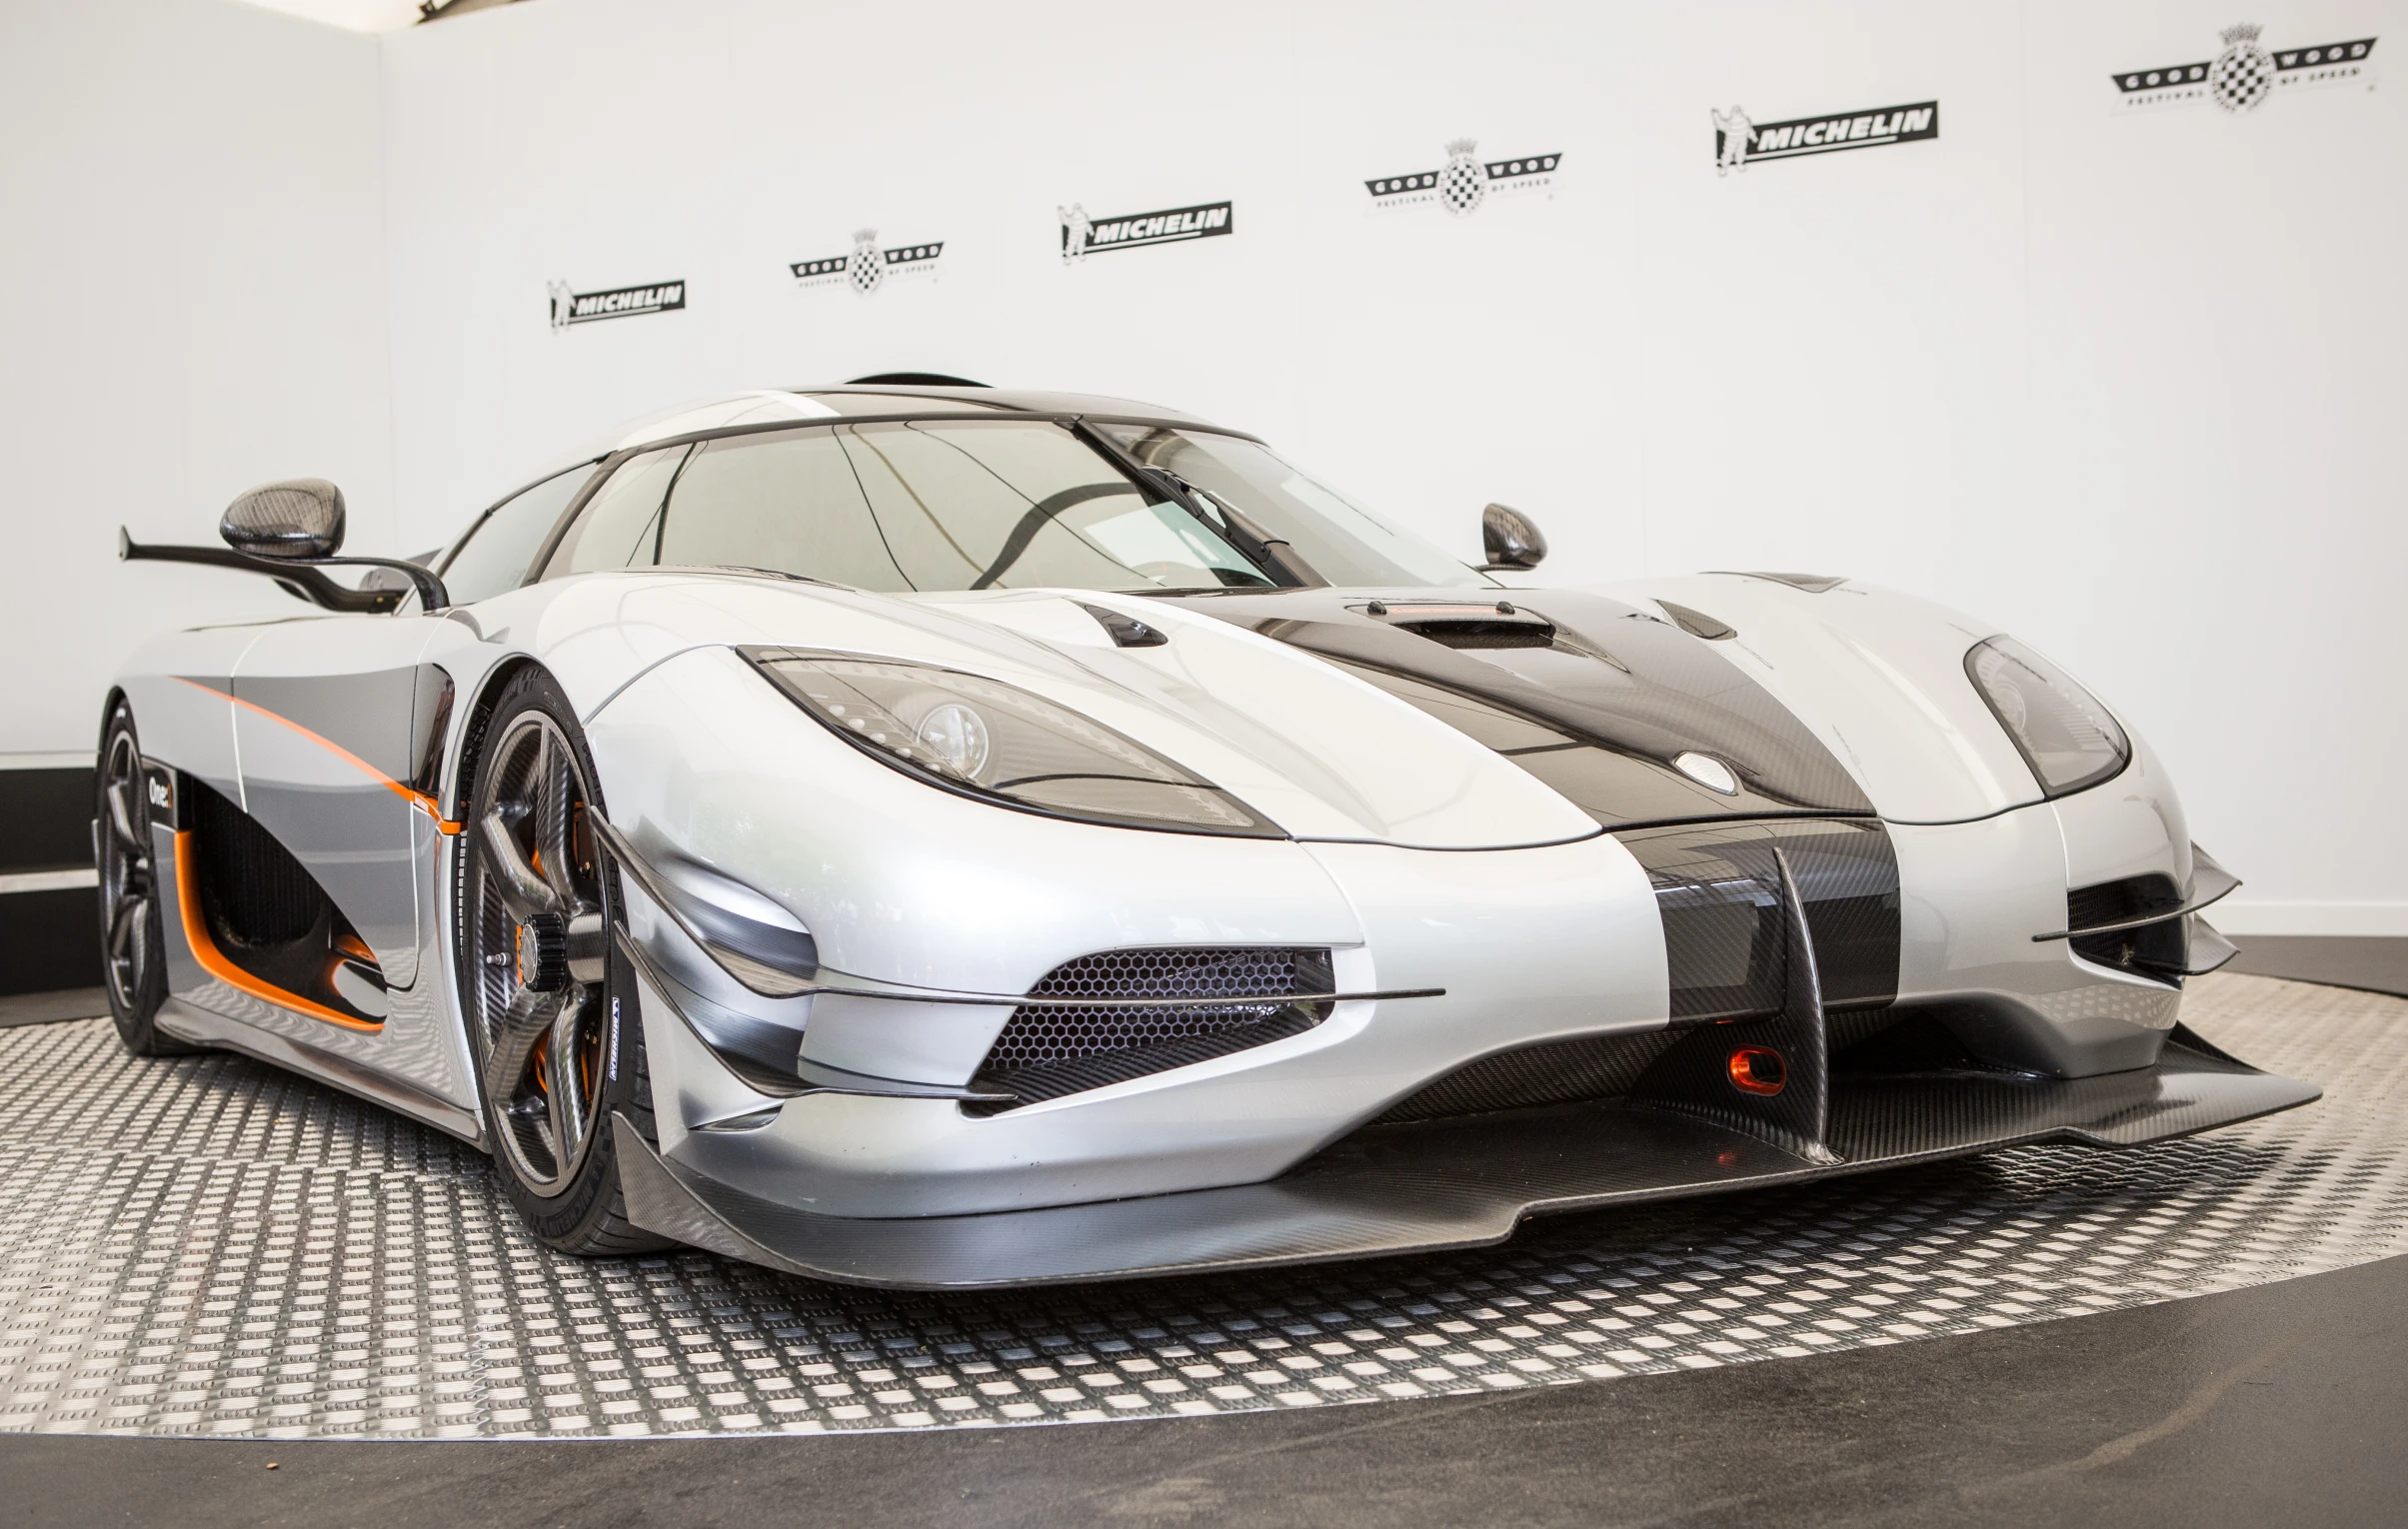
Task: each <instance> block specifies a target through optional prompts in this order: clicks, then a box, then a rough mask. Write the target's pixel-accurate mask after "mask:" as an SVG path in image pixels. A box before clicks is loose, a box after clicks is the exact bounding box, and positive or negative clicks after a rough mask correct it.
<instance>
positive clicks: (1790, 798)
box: [480, 571, 1871, 849]
mask: <svg viewBox="0 0 2408 1529" xmlns="http://www.w3.org/2000/svg"><path fill="white" fill-rule="evenodd" d="M1510 599H1511V602H1512V603H1513V609H1512V610H1511V611H1510V612H1509V613H1497V612H1495V611H1493V609H1491V610H1489V611H1488V612H1487V613H1486V615H1487V616H1489V617H1491V618H1493V619H1494V620H1495V623H1496V624H1501V625H1502V626H1503V627H1504V628H1506V629H1507V630H1504V631H1503V632H1502V633H1501V634H1498V633H1490V634H1486V635H1485V636H1483V635H1482V634H1481V633H1479V632H1475V631H1470V630H1468V629H1469V628H1472V627H1476V626H1477V625H1479V619H1480V617H1481V616H1482V612H1481V611H1480V610H1479V609H1478V606H1479V604H1480V603H1479V602H1471V603H1470V605H1469V607H1468V608H1467V607H1466V600H1465V597H1464V596H1463V595H1461V594H1460V593H1459V592H1453V591H1428V590H1422V591H1397V590H1389V591H1376V590H1372V591H1364V590H1356V591H1335V590H1298V591H1287V592H1279V593H1275V594H1268V595H1252V596H1231V597H1211V598H1195V599H1153V598H1146V597H1139V596H1122V595H1100V594H1095V593H1092V592H1086V591H1069V590H1024V591H1008V592H977V593H969V594H947V595H923V596H903V597H899V596H886V595H872V594H865V593H862V592H858V591H853V590H845V589H837V588H833V587H828V586H820V585H812V584H804V583H792V582H784V581H774V580H771V579H767V578H759V577H746V576H737V575H723V574H711V573H689V572H671V571H662V572H659V573H641V574H637V573H628V574H612V575H596V576H585V577H581V578H577V579H570V580H562V581H557V582H555V583H552V584H549V585H544V586H537V587H535V588H534V589H530V590H527V591H522V592H519V593H518V594H516V595H513V596H510V597H505V598H504V599H503V600H499V601H495V602H490V603H488V605H487V606H486V607H481V608H480V613H481V619H482V620H486V621H493V620H497V619H503V620H513V621H514V622H515V624H516V625H518V626H519V628H520V631H519V635H518V637H517V639H516V641H517V642H519V643H523V644H524V645H525V646H527V647H528V648H529V649H530V650H531V651H533V652H534V653H535V654H536V655H537V657H539V658H541V659H542V660H543V661H544V662H545V663H546V664H547V665H548V666H550V667H551V668H552V670H553V672H554V673H555V675H556V676H558V677H559V678H560V679H561V681H562V684H563V685H564V687H566V688H567V690H568V692H569V694H570V696H571V698H572V700H573V701H574V702H575V703H576V705H577V707H578V710H579V712H580V713H581V714H582V715H584V716H586V717H588V718H589V719H590V718H592V717H593V716H594V715H596V714H598V713H599V712H600V711H602V710H603V709H604V708H606V707H607V706H608V705H609V703H610V700H611V698H612V697H613V696H615V695H617V694H618V693H619V692H620V691H621V690H624V689H625V688H626V686H627V685H628V684H630V683H632V682H633V681H634V680H635V679H636V678H638V677H639V676H641V675H642V674H643V673H645V672H646V671H648V670H650V669H651V668H653V667H654V666H656V665H658V664H660V663H662V662H664V661H666V660H667V659H669V658H672V657H674V656H675V655H677V654H678V653H681V652H685V651H687V650H689V649H692V648H696V647H707V646H728V647H745V646H754V645H764V646H778V647H789V648H796V649H806V650H829V651H837V652H847V653H860V654H871V655H877V656H880V657H887V658H894V659H902V660H908V661H915V662H920V663H928V664H937V665H943V666H946V667H949V668H956V669H962V670H968V671H973V672H976V673H980V674H984V675H987V676H989V677H991V678H994V679H997V680H1001V681H1004V682H1006V683H1008V684H1013V685H1018V686H1021V687H1023V688H1025V689H1027V690H1030V691H1033V692H1035V693H1037V694H1039V695H1042V696H1045V697H1046V698H1047V699H1049V700H1051V701H1054V702H1056V703H1058V704H1060V705H1063V706H1067V707H1070V708H1073V709H1075V710H1078V711H1081V712H1084V713H1086V714H1087V715H1089V716H1092V717H1094V718H1095V719H1096V720H1097V721H1099V722H1101V723H1104V724H1106V725H1107V726H1109V727H1113V728H1116V729H1118V730H1119V731H1121V732H1122V733H1125V734H1127V735H1128V736H1130V737H1131V738H1133V739H1136V740H1137V741H1138V742H1140V743H1142V744H1145V745H1146V746H1147V747H1149V748H1151V749H1154V750H1156V751H1158V752H1160V753H1161V754H1163V755H1164V756H1165V757H1167V758H1169V759H1172V760H1175V761H1177V762H1178V763H1180V764H1181V765H1185V766H1186V767H1188V768H1190V769H1193V770H1195V771H1197V772H1198V773H1199V774H1201V775H1203V776H1204V778H1206V779H1209V780H1211V781H1213V782H1214V783H1215V784H1217V785H1219V786H1221V787H1222V788H1224V789H1226V790H1229V791H1231V792H1233V793H1234V794H1236V795H1237V796H1238V797H1239V798H1240V799H1242V800H1244V801H1245V802H1247V803H1248V804H1249V805H1250V806H1252V807H1253V808H1255V809H1256V810H1257V811H1259V812H1261V813H1263V814H1264V815H1266V816H1268V817H1269V818H1270V819H1271V820H1272V821H1274V822H1276V823H1278V824H1279V825H1280V826H1281V827H1282V828H1284V829H1285V830H1286V831H1288V832H1289V833H1291V834H1293V835H1294V836H1296V837H1298V838H1304V839H1323V840H1342V841H1362V842H1380V843H1394V844H1401V845H1408V846H1412V847H1422V848H1443V849H1476V848H1504V847H1515V846H1523V845H1531V844H1542V843H1556V842H1563V841H1566V840H1570V839H1575V838H1581V837H1586V836H1588V835H1591V834H1594V833H1596V832H1598V831H1600V829H1601V828H1610V827H1620V826H1626V825H1633V824H1638V823H1648V822H1666V821H1691V820H1698V819H1712V818H1717V817H1727V816H1763V815H1768V814H1778V813H1797V812H1814V813H1828V812H1869V811H1870V810H1871V807H1870V803H1868V802H1867V801H1866V800H1865V799H1864V797H1863V795H1862V793H1861V792H1859V791H1858V790H1857V789H1856V788H1855V786H1854V784H1853V782H1852V781H1851V780H1850V778H1849V776H1848V774H1847V772H1846V771H1845V770H1844V769H1843V768H1842V767H1841V766H1840V765H1839V764H1838V762H1837V761H1836V760H1834V759H1833V758H1832V757H1831V755H1830V753H1829V752H1828V751H1827V750H1826V749H1824V747H1823V746H1822V745H1821V744H1820V743H1819V742H1818V741H1817V740H1816V739H1815V738H1814V737H1813V735H1812V734H1811V733H1810V732H1808V731H1807V730H1806V729H1805V728H1803V727H1802V726H1801V725H1800V724H1799V723H1798V722H1797V721H1796V719H1794V718H1793V717H1791V716H1790V715H1789V714H1788V713H1787V712H1786V711H1784V710H1783V709H1782V708H1781V707H1780V705H1779V704H1778V703H1777V702H1775V701H1773V700H1772V698H1771V697H1770V696H1769V695H1768V694H1767V693H1766V692H1765V691H1764V690H1763V689H1762V688H1761V687H1759V686H1757V685H1756V684H1755V683H1754V682H1753V681H1751V680H1749V679H1748V678H1747V677H1746V676H1744V675H1742V674H1741V673H1739V671H1738V670H1736V669H1735V668H1733V667H1732V666H1731V665H1730V664H1729V663H1727V662H1726V661H1724V660H1723V659H1722V658H1721V657H1720V656H1719V655H1717V654H1715V653H1713V652H1712V651H1711V650H1710V649H1708V648H1707V647H1706V646H1705V645H1704V644H1702V643H1700V642H1698V641H1697V640H1695V639H1693V638H1691V637H1689V636H1687V635H1686V634H1684V633H1682V632H1680V631H1679V630H1677V629H1676V628H1673V627H1671V626H1669V625H1667V624H1666V623H1664V622H1663V621H1661V620H1659V619H1657V618H1655V617H1653V616H1652V615H1649V614H1646V613H1644V612H1642V611H1641V610H1640V609H1639V608H1637V607H1633V606H1629V605H1625V604H1622V603H1620V602H1617V601H1614V600H1610V599H1607V598H1604V597H1601V596H1596V595H1587V594H1576V593H1570V592H1546V593H1543V594H1539V593H1529V594H1524V593H1520V592H1515V593H1513V594H1512V595H1511V597H1510ZM1487 604H1488V605H1489V606H1490V607H1491V608H1492V607H1493V604H1494V602H1493V601H1489V602H1487ZM1097 611H1109V612H1115V613H1118V614H1121V615H1125V616H1131V617H1134V618H1136V619H1138V620H1139V621H1142V622H1144V623H1146V624H1148V625H1149V626H1152V627H1154V628H1155V629H1157V630H1158V631H1159V632H1160V633H1162V634H1163V635H1164V637H1166V638H1167V641H1165V642H1162V643H1160V644H1157V645H1152V646H1142V647H1122V646H1119V645H1118V644H1117V643H1116V641H1115V638H1114V636H1113V634H1112V633H1111V632H1110V631H1109V630H1108V629H1107V628H1106V626H1105V624H1104V623H1103V622H1102V621H1100V620H1099V619H1098V617H1097V615H1096V614H1095V613H1096V612H1097ZM1448 623H1452V624H1453V625H1452V626H1451V627H1449V626H1448V625H1447V624H1448ZM1541 626H1543V628H1544V634H1543V636H1541V635H1540V632H1539V629H1540V627H1541ZM1482 643H1486V644H1487V645H1488V646H1480V645H1481V644H1482ZM761 695H762V704H763V705H765V706H786V705H790V703H788V702H787V701H785V700H784V699H783V698H782V697H780V696H779V695H778V694H777V693H776V692H775V691H774V690H772V689H771V688H770V687H769V686H768V685H767V684H766V683H765V684H764V685H763V686H762V691H761ZM1684 754H1701V755H1704V756H1706V757H1708V758H1709V759H1711V760H1713V761H1715V762H1718V763H1719V764H1720V765H1723V766H1724V767H1725V768H1727V769H1728V770H1729V771H1730V772H1731V774H1732V775H1733V776H1734V777H1735V784H1736V787H1737V788H1736V789H1735V790H1734V791H1731V792H1721V791H1716V790H1712V789H1709V788H1708V787H1707V786H1705V785H1703V784H1700V783H1698V782H1697V781H1696V780H1695V779H1693V778H1691V776H1690V775H1688V774H1686V773H1684V772H1683V771H1682V770H1681V768H1680V767H1678V766H1677V765H1675V763H1674V762H1675V761H1676V760H1678V759H1679V758H1680V757H1681V756H1682V755H1684ZM1692 763H1694V762H1692ZM606 768H607V765H606ZM1710 772H1711V771H1710V770H1709V771H1708V773H1710Z"/></svg>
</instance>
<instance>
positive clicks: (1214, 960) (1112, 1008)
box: [965, 945, 1334, 1114]
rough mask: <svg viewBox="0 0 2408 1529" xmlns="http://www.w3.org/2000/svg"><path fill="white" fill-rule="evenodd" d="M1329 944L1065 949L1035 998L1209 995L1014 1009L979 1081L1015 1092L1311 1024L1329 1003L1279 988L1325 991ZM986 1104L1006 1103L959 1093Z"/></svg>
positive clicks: (1240, 1045)
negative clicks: (1074, 955)
mask: <svg viewBox="0 0 2408 1529" xmlns="http://www.w3.org/2000/svg"><path fill="white" fill-rule="evenodd" d="M1333 990H1334V987H1333V977H1332V973H1331V969H1330V964H1329V952H1328V951H1327V950H1321V949H1309V948H1294V947H1289V946H1273V947H1263V946H1252V945H1238V946H1174V947H1169V948H1162V949H1138V950H1106V951H1102V952H1100V953H1098V954H1095V955H1082V956H1080V957H1079V958H1078V959H1076V960H1071V961H1065V962H1063V963H1062V964H1061V965H1059V966H1057V967H1055V968H1054V969H1053V970H1052V971H1050V972H1047V973H1046V975H1045V977H1044V979H1043V980H1041V981H1040V982H1039V983H1038V984H1037V985H1036V986H1035V987H1032V988H1030V989H1029V996H1030V997H1032V998H1082V999H1089V1000H1097V999H1114V998H1121V999H1129V1000H1141V999H1158V1000H1159V999H1167V998H1173V999H1215V998H1225V999H1227V1000H1228V1001H1227V1002H1225V1003H1208V1004H1203V1005H1199V1006H1195V1007H1186V1006H1181V1007H1156V1006H1149V1005H1146V1004H1143V1003H1139V1002H1136V1001H1133V1002H1132V1003H1131V1005H1130V1006H1129V1007H1126V1008H1124V1007H1121V1006H1118V1005H1116V1004H1112V1003H1109V1002H1106V1003H1100V1004H1098V1006H1095V1007H1077V1008H1057V1007H1051V1006H1044V1007H1041V1006H1037V1005H1029V1006H1026V1007H1022V1008H1017V1009H1014V1010H1013V1012H1012V1018H1011V1019H1010V1020H1009V1021H1007V1022H1006V1023H1005V1025H1004V1029H1003V1032H1002V1033H1001V1034H999V1035H997V1036H996V1038H995V1045H994V1046H993V1047H992V1048H991V1049H990V1050H989V1051H988V1053H987V1059H986V1061H984V1062H983V1063H981V1064H980V1067H979V1074H978V1081H979V1082H980V1083H982V1084H991V1085H993V1086H995V1087H997V1088H1000V1089H1003V1090H1005V1091H1008V1092H1010V1093H1011V1094H1012V1096H1013V1098H1014V1101H1015V1102H1016V1103H1021V1104H1030V1103H1035V1102H1037V1101H1038V1100H1040V1099H1054V1098H1060V1097H1062V1096H1063V1095H1064V1094H1070V1093H1079V1092H1083V1091H1085V1090H1087V1089H1090V1088H1101V1087H1103V1086H1104V1085H1106V1084H1107V1083H1118V1082H1122V1081H1125V1080H1127V1079H1129V1078H1133V1077H1144V1076H1146V1075H1148V1074H1149V1073H1155V1072H1166V1071H1169V1070H1170V1069H1171V1068H1173V1067H1185V1066H1188V1065H1190V1064H1191V1063H1194V1062H1200V1061H1204V1060H1208V1059H1209V1058H1211V1057H1215V1056H1226V1055H1228V1054H1229V1053H1230V1052H1232V1051H1242V1050H1246V1049H1248V1048H1249V1047H1252V1046H1258V1045H1266V1044H1268V1043H1269V1042H1271V1041H1274V1040H1282V1039H1285V1038H1286V1037H1287V1036H1289V1035H1297V1034H1301V1033H1303V1032H1304V1031H1305V1030H1308V1029H1310V1028H1312V1027H1313V1026H1314V1025H1316V1024H1318V1023H1320V1022H1321V1020H1322V1019H1324V1018H1326V1017H1328V1013H1329V1005H1328V1004H1327V1003H1325V1002H1321V1003H1295V1002H1290V1001H1288V998H1287V995H1290V994H1303V993H1325V992H1330V991H1333ZM965 1107H966V1108H968V1109H971V1110H973V1111H974V1112H977V1113H982V1114H992V1113H995V1112H996V1110H997V1109H998V1108H1009V1107H1010V1106H1008V1105H1004V1106H989V1105H967V1106H965Z"/></svg>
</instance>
